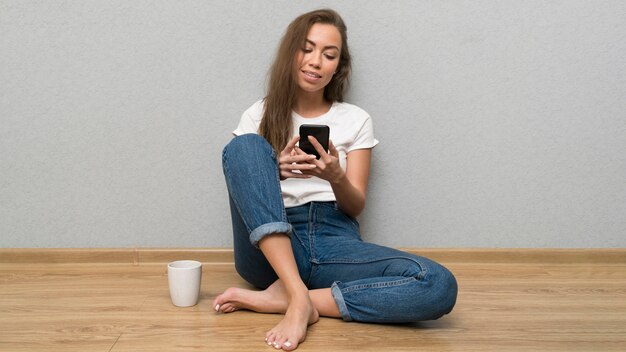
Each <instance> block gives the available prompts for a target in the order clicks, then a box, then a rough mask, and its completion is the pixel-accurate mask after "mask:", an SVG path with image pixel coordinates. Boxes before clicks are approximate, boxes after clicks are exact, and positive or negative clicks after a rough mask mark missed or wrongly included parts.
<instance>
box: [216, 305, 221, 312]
mask: <svg viewBox="0 0 626 352" xmlns="http://www.w3.org/2000/svg"><path fill="white" fill-rule="evenodd" d="M219 310H220V305H219V304H218V305H216V306H215V311H216V312H218V311H219Z"/></svg>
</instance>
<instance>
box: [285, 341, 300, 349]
mask: <svg viewBox="0 0 626 352" xmlns="http://www.w3.org/2000/svg"><path fill="white" fill-rule="evenodd" d="M297 347H298V344H297V343H294V342H291V340H287V341H285V342H284V343H283V350H285V351H293V350H295V349H296V348H297Z"/></svg>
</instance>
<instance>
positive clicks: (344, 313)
mask: <svg viewBox="0 0 626 352" xmlns="http://www.w3.org/2000/svg"><path fill="white" fill-rule="evenodd" d="M338 283H339V281H335V282H333V284H332V286H331V287H330V293H331V294H332V296H333V298H334V299H335V303H337V307H338V308H339V313H340V314H341V318H342V319H343V320H344V321H352V320H353V319H352V316H351V315H350V312H349V311H348V306H347V305H346V301H345V300H344V299H343V293H342V292H341V289H340V288H339V286H338V285H337V284H338Z"/></svg>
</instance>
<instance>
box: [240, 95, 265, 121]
mask: <svg viewBox="0 0 626 352" xmlns="http://www.w3.org/2000/svg"><path fill="white" fill-rule="evenodd" d="M264 109H265V100H264V99H261V100H257V101H256V102H254V104H252V105H251V106H250V107H249V108H247V109H246V111H244V112H243V114H244V115H247V116H248V117H250V118H252V119H253V120H259V121H260V120H261V119H262V118H263V110H264Z"/></svg>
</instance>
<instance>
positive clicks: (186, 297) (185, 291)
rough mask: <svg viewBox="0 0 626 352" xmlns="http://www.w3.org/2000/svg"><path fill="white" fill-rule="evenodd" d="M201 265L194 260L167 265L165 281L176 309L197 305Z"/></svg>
mask: <svg viewBox="0 0 626 352" xmlns="http://www.w3.org/2000/svg"><path fill="white" fill-rule="evenodd" d="M201 279H202V263H200V262H198V261H195V260H178V261H175V262H171V263H169V264H167V281H168V283H169V286H170V297H171V298H172V303H173V304H174V305H175V306H178V307H191V306H195V305H196V303H198V296H199V295H200V281H201Z"/></svg>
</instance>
